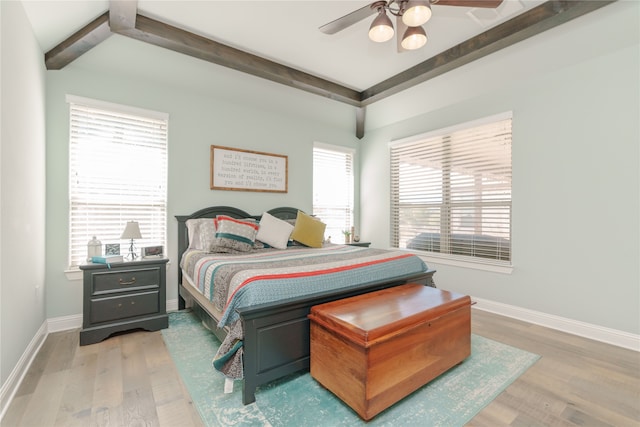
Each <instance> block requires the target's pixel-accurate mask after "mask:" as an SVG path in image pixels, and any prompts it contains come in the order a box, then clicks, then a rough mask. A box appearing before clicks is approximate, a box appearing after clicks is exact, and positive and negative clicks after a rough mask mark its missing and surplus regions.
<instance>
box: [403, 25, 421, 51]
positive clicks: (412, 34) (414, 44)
mask: <svg viewBox="0 0 640 427" xmlns="http://www.w3.org/2000/svg"><path fill="white" fill-rule="evenodd" d="M426 43H427V33H426V32H425V31H424V28H422V27H409V28H407V31H405V33H404V36H402V43H400V44H401V45H402V48H403V49H406V50H415V49H420V48H421V47H422V46H424V45H425V44H426Z"/></svg>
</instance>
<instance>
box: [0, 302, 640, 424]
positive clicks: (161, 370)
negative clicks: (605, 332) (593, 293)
mask: <svg viewBox="0 0 640 427" xmlns="http://www.w3.org/2000/svg"><path fill="white" fill-rule="evenodd" d="M78 332H79V331H78V330H75V331H66V332H60V333H55V334H50V335H49V336H48V337H47V339H46V340H45V342H44V344H43V345H42V347H41V349H40V351H39V353H38V355H36V357H35V358H34V361H33V363H32V365H31V367H30V369H29V371H28V372H27V374H26V375H25V380H24V381H23V383H22V384H21V386H20V388H19V389H18V392H17V393H16V397H15V398H14V400H13V401H12V403H11V405H10V406H9V408H8V410H7V413H6V415H5V417H4V419H3V420H2V426H3V427H4V426H7V427H14V426H16V427H20V426H29V427H31V426H38V427H48V426H54V425H70V426H73V425H87V426H89V425H90V426H106V427H107V426H134V425H136V426H137V425H145V426H146V425H149V426H155V425H158V426H168V427H174V426H180V427H191V426H196V427H202V426H203V422H202V420H201V419H200V418H199V415H198V412H197V410H196V409H195V408H194V406H193V402H192V400H191V397H190V396H189V393H188V391H187V390H186V388H185V387H184V382H183V381H182V380H181V379H180V376H179V374H178V371H177V369H176V367H175V364H174V363H173V360H172V359H171V355H170V354H169V352H168V350H167V348H166V345H165V344H164V341H163V339H162V334H161V332H144V331H138V332H132V333H126V334H122V335H118V336H113V337H111V338H109V339H107V340H104V341H102V342H101V343H97V344H93V345H90V346H82V347H79V346H78V343H77V339H78ZM472 332H473V333H475V334H478V335H482V336H484V337H487V338H489V339H493V340H496V341H500V342H502V343H504V344H507V345H511V346H513V347H517V348H521V349H523V350H527V351H530V352H532V353H536V354H538V355H540V356H541V357H540V359H539V360H538V361H537V362H536V363H535V364H534V365H533V366H532V367H531V368H529V369H528V370H527V371H526V372H525V373H524V374H523V375H521V376H520V377H519V378H518V379H517V380H516V381H515V382H514V383H513V384H511V385H510V386H509V387H508V388H507V389H506V390H505V391H504V392H503V393H501V394H500V395H499V396H498V397H497V398H496V399H495V400H494V401H493V402H491V403H490V404H489V405H487V407H486V408H484V409H483V410H482V411H481V412H480V413H479V414H478V415H476V417H474V418H473V419H472V420H471V421H470V422H469V423H468V426H487V427H495V426H513V427H516V426H518V427H519V426H527V427H531V426H535V427H539V426H554V427H555V426H568V427H576V426H589V427H608V426H616V427H619V426H620V427H627V426H634V427H635V426H640V405H638V402H640V353H638V352H635V351H631V350H627V349H623V348H619V347H615V346H611V345H608V344H604V343H600V342H596V341H592V340H589V339H585V338H581V337H578V336H574V335H570V334H566V333H563V332H560V331H554V330H551V329H548V328H544V327H542V326H539V325H533V324H530V323H526V322H522V321H519V320H515V319H510V318H506V317H503V316H499V315H495V314H491V313H487V312H482V311H479V310H477V309H473V310H472ZM92 372H93V373H92ZM85 402H89V403H85ZM87 405H90V407H89V409H83V408H85V407H87ZM85 415H87V417H88V418H84V416H85ZM77 420H82V421H87V423H86V424H83V423H76V421H77Z"/></svg>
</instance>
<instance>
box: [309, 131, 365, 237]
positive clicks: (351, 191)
mask: <svg viewBox="0 0 640 427" xmlns="http://www.w3.org/2000/svg"><path fill="white" fill-rule="evenodd" d="M316 149H318V150H323V151H327V152H332V153H335V154H336V155H344V156H345V157H349V156H350V165H349V166H350V169H351V171H350V172H351V174H350V176H348V177H347V179H348V180H350V182H349V183H348V184H347V185H348V189H347V196H346V197H347V198H349V199H350V200H349V203H348V204H347V205H346V206H343V207H342V209H345V210H348V211H349V214H348V218H346V222H345V223H344V225H342V226H340V227H338V226H337V225H334V224H333V222H334V221H333V220H332V219H331V218H327V217H326V215H323V212H322V209H320V208H319V207H318V205H317V204H316V189H315V185H316V175H315V174H316V168H317V166H316ZM312 159H313V160H312V163H313V186H314V189H313V191H312V197H313V200H312V204H313V214H314V215H317V216H318V218H319V219H320V220H321V221H323V222H324V223H325V224H327V231H326V232H325V238H328V237H331V241H332V243H342V242H343V241H344V235H343V233H342V232H343V231H345V230H349V231H350V230H352V229H355V163H356V150H355V149H353V148H350V147H344V146H339V145H333V144H325V143H322V142H314V143H313V150H312ZM324 209H329V208H327V207H325V208H324ZM335 209H340V208H335ZM323 216H324V217H323ZM330 230H332V231H330ZM336 233H339V234H338V235H335V234H336Z"/></svg>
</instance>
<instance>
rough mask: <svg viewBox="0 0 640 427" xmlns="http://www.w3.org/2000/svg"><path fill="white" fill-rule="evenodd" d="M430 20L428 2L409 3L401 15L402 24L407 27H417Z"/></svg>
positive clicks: (429, 5)
mask: <svg viewBox="0 0 640 427" xmlns="http://www.w3.org/2000/svg"><path fill="white" fill-rule="evenodd" d="M429 19H431V4H430V3H429V1H428V0H427V1H409V2H407V9H406V10H405V11H404V13H403V14H402V22H404V23H405V24H406V25H407V27H418V26H420V25H423V24H426V22H427V21H428V20H429Z"/></svg>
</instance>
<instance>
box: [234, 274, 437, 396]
mask: <svg viewBox="0 0 640 427" xmlns="http://www.w3.org/2000/svg"><path fill="white" fill-rule="evenodd" d="M433 273H434V271H428V272H426V273H424V274H422V275H419V276H414V277H410V278H407V279H403V280H398V281H393V282H390V283H380V284H374V285H369V286H366V287H364V288H360V289H355V290H349V291H346V292H345V291H342V292H339V293H332V294H326V295H316V296H314V297H310V298H306V299H304V300H291V301H289V302H281V303H279V304H278V305H277V306H274V305H269V304H263V305H259V306H255V307H251V308H242V309H239V310H238V313H239V314H240V318H241V319H242V323H243V327H244V343H243V345H244V381H243V385H242V403H244V404H245V405H247V404H249V403H253V402H255V400H256V399H255V392H256V389H257V388H258V387H259V386H261V385H263V384H267V383H269V382H271V381H273V380H276V379H278V378H282V377H284V376H286V375H289V374H292V373H294V372H297V371H300V370H308V369H309V366H310V361H309V354H310V352H309V347H310V346H309V319H308V318H307V315H308V314H309V312H310V310H311V307H312V306H314V305H318V304H322V303H325V302H329V301H334V300H337V299H342V298H347V297H350V296H354V295H360V294H363V293H367V292H372V291H376V290H379V289H384V288H388V287H391V286H398V285H401V284H403V283H408V282H413V283H422V284H424V285H426V286H434V283H433Z"/></svg>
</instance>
